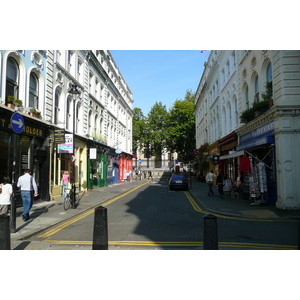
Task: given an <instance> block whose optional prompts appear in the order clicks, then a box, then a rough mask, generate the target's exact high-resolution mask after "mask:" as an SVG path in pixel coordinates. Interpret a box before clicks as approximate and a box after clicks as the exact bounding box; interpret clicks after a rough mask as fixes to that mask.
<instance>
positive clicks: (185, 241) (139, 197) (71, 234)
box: [31, 184, 297, 250]
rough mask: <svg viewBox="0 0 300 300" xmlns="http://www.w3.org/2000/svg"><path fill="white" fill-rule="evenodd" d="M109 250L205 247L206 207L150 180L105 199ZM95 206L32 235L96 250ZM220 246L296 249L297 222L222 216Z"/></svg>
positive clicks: (60, 246)
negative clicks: (203, 208) (94, 229)
mask: <svg viewBox="0 0 300 300" xmlns="http://www.w3.org/2000/svg"><path fill="white" fill-rule="evenodd" d="M102 206H104V207H106V208H107V215H108V238H109V250H122V249H153V250H154V249H156V250H160V249H167V250H168V249H202V248H203V231H204V228H203V226H204V219H203V217H204V216H205V215H206V214H207V212H205V211H203V210H202V209H201V207H200V206H199V204H198V203H197V201H196V200H195V199H193V197H192V196H191V194H190V193H188V192H183V191H171V192H170V191H169V190H168V188H167V186H166V185H165V184H149V185H144V186H142V187H140V188H139V189H135V190H134V191H132V192H130V193H127V194H126V195H123V196H122V197H120V196H118V197H115V198H113V199H111V200H109V201H106V202H105V203H103V204H102ZM93 226H94V210H89V211H87V212H85V213H83V214H81V215H79V216H77V217H75V218H73V219H71V220H68V221H66V222H64V223H62V224H60V225H58V226H56V227H54V228H51V229H49V230H45V231H44V232H42V233H39V235H37V236H34V237H32V238H31V241H32V242H36V243H38V242H43V243H44V244H45V243H46V244H48V245H49V249H53V250H55V249H80V250H81V249H82V250H84V249H85V250H88V249H92V241H93ZM217 228H218V246H219V249H220V250H222V249H239V250H240V249H283V250H288V249H297V226H296V225H295V222H294V221H282V220H263V221H260V220H249V219H244V218H235V217H228V216H224V215H217Z"/></svg>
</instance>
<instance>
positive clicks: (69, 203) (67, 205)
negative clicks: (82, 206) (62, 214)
mask: <svg viewBox="0 0 300 300" xmlns="http://www.w3.org/2000/svg"><path fill="white" fill-rule="evenodd" d="M74 188H75V198H74V197H73V193H74V191H73V188H71V189H66V190H67V191H69V192H68V193H67V196H66V198H65V199H64V210H68V209H69V208H70V207H72V208H73V201H75V202H74V208H76V207H77V206H78V205H79V201H80V197H79V194H78V193H76V189H77V187H76V186H74Z"/></svg>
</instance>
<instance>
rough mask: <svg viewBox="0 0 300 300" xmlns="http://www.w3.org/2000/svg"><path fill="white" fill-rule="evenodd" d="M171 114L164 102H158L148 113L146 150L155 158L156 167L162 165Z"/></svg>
mask: <svg viewBox="0 0 300 300" xmlns="http://www.w3.org/2000/svg"><path fill="white" fill-rule="evenodd" d="M168 120H169V113H168V111H167V109H166V106H165V105H163V104H162V102H156V103H155V104H154V106H153V107H152V108H151V110H150V112H149V113H148V118H147V123H146V136H145V139H144V141H145V148H146V149H147V151H148V154H149V155H150V156H155V162H156V163H155V166H156V167H159V164H161V154H162V151H163V149H164V147H165V141H166V138H167V132H168V127H169V126H168V124H169V121H168Z"/></svg>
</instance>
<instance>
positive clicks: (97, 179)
mask: <svg viewBox="0 0 300 300" xmlns="http://www.w3.org/2000/svg"><path fill="white" fill-rule="evenodd" d="M88 153H89V156H88V168H87V169H88V174H87V178H88V189H92V188H93V187H104V186H107V156H106V148H103V147H99V146H98V147H97V146H95V145H94V146H91V147H90V148H89V151H88Z"/></svg>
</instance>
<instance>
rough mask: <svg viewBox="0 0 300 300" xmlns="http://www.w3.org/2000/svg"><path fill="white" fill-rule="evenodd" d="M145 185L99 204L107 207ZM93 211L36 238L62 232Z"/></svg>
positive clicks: (92, 211)
mask: <svg viewBox="0 0 300 300" xmlns="http://www.w3.org/2000/svg"><path fill="white" fill-rule="evenodd" d="M146 184H148V182H146V183H143V184H141V185H139V186H137V187H135V188H133V189H131V190H129V191H128V192H125V193H123V194H121V195H119V196H117V197H115V198H113V199H110V200H108V201H106V202H104V203H101V205H102V206H107V205H109V204H111V203H113V202H115V201H117V200H119V199H120V198H122V197H124V196H126V195H128V194H130V193H132V192H134V191H135V190H137V189H139V188H140V187H142V186H144V185H146ZM94 211H95V209H94V208H93V209H90V210H88V211H87V212H85V213H83V214H80V215H79V216H77V217H75V218H73V219H71V220H69V221H67V222H64V223H63V224H61V225H59V226H56V227H55V228H53V229H51V230H49V231H47V232H45V233H44V234H41V235H39V236H38V238H47V237H49V236H51V235H53V234H55V233H57V232H58V231H60V230H62V229H64V228H66V227H68V226H69V225H71V224H73V223H75V222H77V221H79V220H81V219H83V218H85V217H87V216H88V215H90V214H92V213H94Z"/></svg>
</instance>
